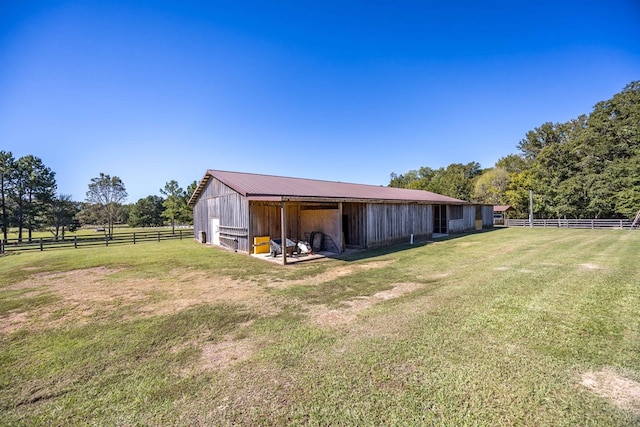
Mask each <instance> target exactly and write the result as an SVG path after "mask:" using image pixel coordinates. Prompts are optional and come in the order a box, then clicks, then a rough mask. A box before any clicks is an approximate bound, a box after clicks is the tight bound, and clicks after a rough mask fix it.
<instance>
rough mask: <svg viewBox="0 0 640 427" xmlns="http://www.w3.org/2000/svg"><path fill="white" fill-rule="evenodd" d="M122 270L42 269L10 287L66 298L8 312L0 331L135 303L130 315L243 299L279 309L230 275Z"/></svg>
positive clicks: (83, 318)
mask: <svg viewBox="0 0 640 427" xmlns="http://www.w3.org/2000/svg"><path fill="white" fill-rule="evenodd" d="M118 272H119V271H118V270H115V269H108V268H105V267H97V268H91V269H83V270H73V271H69V272H64V273H53V274H52V273H46V274H45V273H42V274H35V275H33V276H31V278H29V279H28V280H25V281H23V282H20V283H17V284H15V285H12V286H9V287H7V288H6V289H32V291H30V292H29V294H32V293H45V292H47V293H51V294H53V295H56V296H58V297H60V298H61V301H60V302H58V303H55V304H52V305H48V306H46V307H38V308H34V309H31V310H29V311H26V312H25V311H16V312H11V313H9V314H8V315H6V316H4V317H3V318H2V319H1V320H2V326H0V332H3V333H10V332H12V331H15V330H17V329H19V328H27V329H32V328H35V327H42V326H43V325H44V326H46V327H56V326H59V325H62V324H68V323H74V324H76V325H78V324H85V323H86V322H88V321H89V319H93V320H95V317H96V316H108V315H109V312H110V311H112V310H117V309H120V310H122V309H123V307H127V306H129V307H131V309H130V310H128V311H126V312H125V313H124V317H125V318H127V317H138V316H153V315H164V314H170V313H175V312H176V311H179V310H183V309H185V308H189V307H193V306H196V305H200V304H215V303H220V302H242V303H243V304H247V305H251V306H253V307H254V308H256V309H257V310H256V311H257V312H259V313H261V314H264V313H273V312H275V310H276V309H275V308H274V307H273V306H272V305H271V304H270V302H269V299H268V298H264V295H265V292H264V290H263V289H262V288H260V287H257V286H256V285H255V284H252V283H250V282H241V281H237V280H233V279H230V278H228V277H226V276H207V275H206V274H205V273H203V272H189V271H180V270H176V271H174V272H172V273H171V274H169V275H168V276H167V277H163V278H161V279H160V278H153V279H138V278H127V279H123V280H121V281H118V280H116V278H117V276H116V277H115V278H114V277H113V275H114V274H117V273H118Z"/></svg>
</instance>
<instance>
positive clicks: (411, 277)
mask: <svg viewBox="0 0 640 427" xmlns="http://www.w3.org/2000/svg"><path fill="white" fill-rule="evenodd" d="M639 256H640V232H638V231H628V230H627V231H622V230H566V229H498V230H494V231H489V232H481V233H475V234H469V235H462V236H456V237H455V238H449V239H443V240H437V241H432V242H428V243H423V244H417V245H414V246H408V245H405V246H396V247H392V248H384V249H380V250H377V251H371V252H366V253H361V254H357V255H352V257H351V258H345V259H340V260H339V259H327V260H323V261H318V262H309V263H298V264H296V265H290V266H280V265H275V264H272V263H267V262H264V261H261V260H257V259H254V258H252V257H249V256H246V255H239V254H234V253H230V252H226V251H224V250H220V249H217V248H211V247H205V246H202V245H199V244H197V243H195V242H194V241H192V240H183V241H163V242H147V243H144V244H139V245H135V246H134V245H124V246H117V247H116V246H113V247H112V246H110V247H95V248H83V249H77V250H74V249H69V250H66V249H60V250H56V251H49V252H46V251H45V252H30V253H26V252H25V253H16V254H11V255H6V256H3V257H0V319H1V323H0V367H1V369H0V425H12V426H19V425H358V426H367V425H369V426H378V425H407V426H409V425H411V426H413V425H445V426H447V425H448V426H454V425H455V426H458V425H487V426H496V425H518V426H574V425H580V426H602V425H607V426H632V425H638V424H640V262H639Z"/></svg>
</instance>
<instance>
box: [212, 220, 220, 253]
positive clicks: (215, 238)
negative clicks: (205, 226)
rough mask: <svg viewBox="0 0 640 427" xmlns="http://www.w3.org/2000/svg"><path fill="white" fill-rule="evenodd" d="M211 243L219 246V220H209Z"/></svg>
mask: <svg viewBox="0 0 640 427" xmlns="http://www.w3.org/2000/svg"><path fill="white" fill-rule="evenodd" d="M211 243H213V244H214V245H218V246H220V218H211Z"/></svg>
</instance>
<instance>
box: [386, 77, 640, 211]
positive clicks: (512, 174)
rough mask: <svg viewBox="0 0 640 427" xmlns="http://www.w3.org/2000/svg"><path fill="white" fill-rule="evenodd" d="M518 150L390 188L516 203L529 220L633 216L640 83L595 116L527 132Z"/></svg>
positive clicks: (639, 190) (637, 203)
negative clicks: (488, 163)
mask: <svg viewBox="0 0 640 427" xmlns="http://www.w3.org/2000/svg"><path fill="white" fill-rule="evenodd" d="M517 148H518V150H519V152H518V153H515V154H509V155H507V156H505V157H503V158H501V159H499V160H498V161H497V162H496V164H495V165H494V167H492V168H488V169H481V168H480V165H479V164H478V163H476V162H471V163H468V164H451V165H449V166H447V167H446V168H444V167H443V168H439V169H431V168H429V167H421V168H420V169H418V170H411V171H409V172H407V173H405V174H401V175H397V174H395V173H392V174H391V179H390V182H389V186H391V187H402V188H415V189H422V190H428V191H433V192H436V193H440V194H444V195H447V196H450V197H455V198H458V199H462V200H468V201H472V202H477V203H486V204H494V205H510V206H512V207H513V208H514V209H515V210H516V216H519V217H526V216H527V215H528V209H529V192H530V191H533V193H534V212H535V216H536V217H539V218H630V217H633V216H634V215H635V214H636V213H637V212H638V210H640V81H634V82H631V83H630V84H628V85H627V86H625V87H624V89H623V90H622V91H621V92H619V93H617V94H615V95H614V96H613V97H612V98H611V99H609V100H606V101H601V102H598V103H597V104H596V105H595V106H594V108H593V111H592V112H591V113H590V114H585V115H581V116H579V117H577V118H575V119H572V120H570V121H568V122H566V123H551V122H547V123H544V124H542V125H541V126H539V127H537V128H535V129H533V130H531V131H529V132H527V133H526V135H525V137H524V138H523V139H522V140H521V141H520V142H519V143H518V144H517Z"/></svg>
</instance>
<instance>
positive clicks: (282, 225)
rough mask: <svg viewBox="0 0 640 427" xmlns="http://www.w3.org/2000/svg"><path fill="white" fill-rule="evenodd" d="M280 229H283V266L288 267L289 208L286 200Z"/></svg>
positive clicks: (283, 205) (281, 212)
mask: <svg viewBox="0 0 640 427" xmlns="http://www.w3.org/2000/svg"><path fill="white" fill-rule="evenodd" d="M280 227H281V228H282V230H281V231H282V233H281V234H282V265H287V208H286V204H285V202H284V200H282V209H280Z"/></svg>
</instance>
